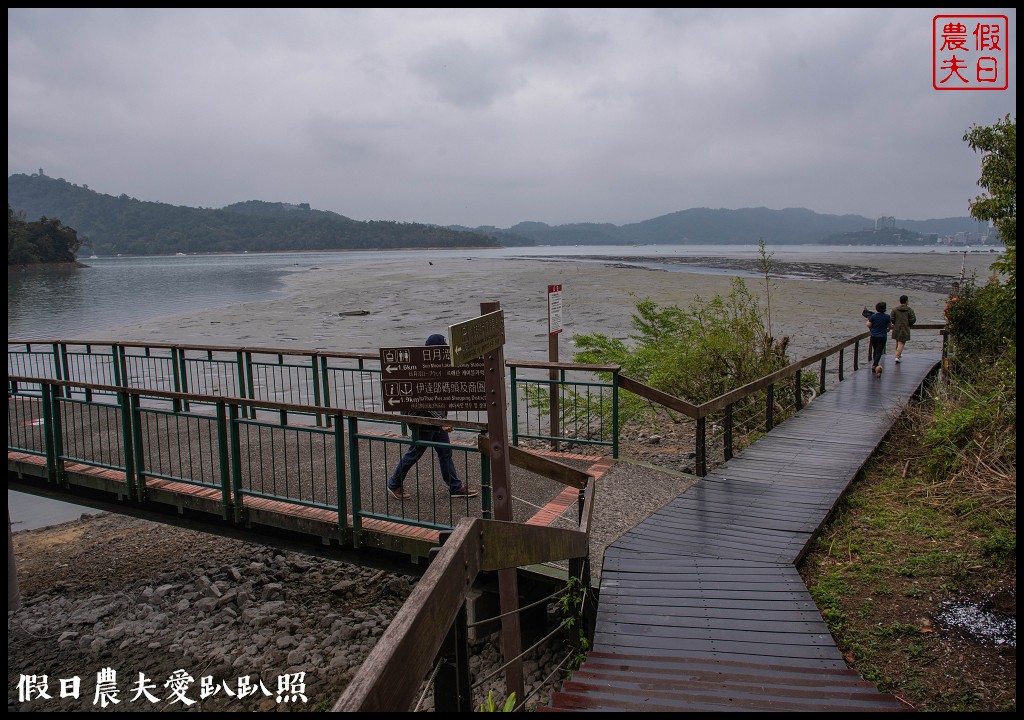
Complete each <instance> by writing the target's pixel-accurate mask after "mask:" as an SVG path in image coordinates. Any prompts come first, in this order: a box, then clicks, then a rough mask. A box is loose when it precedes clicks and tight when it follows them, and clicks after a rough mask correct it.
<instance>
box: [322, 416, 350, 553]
mask: <svg viewBox="0 0 1024 720" xmlns="http://www.w3.org/2000/svg"><path fill="white" fill-rule="evenodd" d="M332 422H333V423H334V482H335V484H336V487H335V491H334V492H335V497H336V498H337V500H338V530H339V531H340V532H341V538H340V539H341V540H342V541H343V542H344V540H345V533H346V532H347V531H348V520H347V519H346V516H347V515H348V497H347V496H346V493H345V417H344V416H343V415H342V414H341V413H335V414H334V415H333V416H331V415H329V416H328V420H327V423H328V425H330V424H331V423H332ZM349 450H351V448H349Z"/></svg>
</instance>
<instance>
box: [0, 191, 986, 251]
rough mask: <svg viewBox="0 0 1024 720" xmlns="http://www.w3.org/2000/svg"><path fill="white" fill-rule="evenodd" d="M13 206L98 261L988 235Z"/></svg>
mask: <svg viewBox="0 0 1024 720" xmlns="http://www.w3.org/2000/svg"><path fill="white" fill-rule="evenodd" d="M7 199H8V202H9V203H10V205H11V206H12V207H14V208H15V209H16V210H19V211H22V212H24V213H25V216H26V217H27V218H28V219H29V220H34V219H36V218H39V217H43V216H46V217H54V218H59V219H60V220H61V221H62V222H64V223H65V224H67V225H69V226H71V227H74V228H75V229H77V230H78V232H79V234H80V235H81V236H82V240H83V243H85V242H90V243H91V244H92V248H93V250H94V251H95V252H96V253H97V254H99V255H110V254H117V253H121V254H126V255H127V254H139V255H149V254H153V255H155V254H174V253H178V252H182V253H200V252H242V251H250V252H259V251H264V252H265V251H288V250H360V249H362V250H365V249H388V248H423V247H467V246H476V247H496V246H499V245H503V246H512V245H647V244H671V245H684V244H722V245H728V244H737V245H757V244H758V243H759V242H764V243H765V244H767V245H771V246H777V245H793V244H836V245H915V244H918V245H919V244H927V243H934V242H935V236H936V235H938V236H945V235H955V234H956V233H966V234H969V237H970V239H968V242H971V241H975V242H976V241H979V240H980V239H981V238H982V237H984V236H986V235H987V234H988V230H987V227H986V224H985V223H979V222H978V221H977V220H975V219H974V218H971V217H968V216H964V217H950V218H945V219H936V220H898V219H894V218H891V217H890V218H889V219H888V222H886V223H884V225H885V227H884V228H882V229H876V228H875V224H876V220H875V219H874V218H867V217H862V216H860V215H823V214H820V213H816V212H813V211H811V210H807V209H804V208H786V209H783V210H771V209H769V208H763V207H762V208H742V209H738V210H725V209H717V210H713V209H709V208H692V209H690V210H680V211H679V212H674V213H670V214H668V215H662V216H660V217H656V218H652V219H650V220H644V221H642V222H637V223H630V224H627V225H612V224H610V223H569V224H565V225H554V226H553V225H547V224H545V223H542V222H521V223H518V224H516V225H513V226H512V227H510V228H507V229H501V228H498V227H494V226H479V227H477V228H469V227H464V226H458V225H452V226H448V227H440V226H436V225H424V224H420V223H399V222H390V221H383V220H374V221H358V220H352V219H351V218H347V217H345V216H344V215H339V214H337V213H334V212H328V211H323V210H314V209H312V208H311V207H310V206H309V204H308V203H297V204H289V203H282V202H262V201H256V200H251V201H248V202H242V203H236V204H234V205H228V206H227V207H224V208H221V209H213V208H190V207H182V206H176V205H168V204H165V203H157V202H144V201H141V200H136V199H135V198H132V197H129V196H128V195H124V194H122V195H119V196H117V197H114V196H113V195H103V194H100V193H97V192H94V191H92V190H90V189H89V187H88V186H87V185H74V184H72V183H70V182H67V181H66V180H64V179H56V180H55V179H53V178H50V177H47V176H46V175H44V174H43V173H42V171H40V172H39V173H38V174H32V175H11V176H10V177H8V179H7Z"/></svg>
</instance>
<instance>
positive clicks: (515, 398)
mask: <svg viewBox="0 0 1024 720" xmlns="http://www.w3.org/2000/svg"><path fill="white" fill-rule="evenodd" d="M508 386H509V393H508V394H509V397H510V400H511V404H512V433H511V434H512V445H513V446H515V447H518V446H519V393H518V392H516V366H515V365H510V366H509V368H508Z"/></svg>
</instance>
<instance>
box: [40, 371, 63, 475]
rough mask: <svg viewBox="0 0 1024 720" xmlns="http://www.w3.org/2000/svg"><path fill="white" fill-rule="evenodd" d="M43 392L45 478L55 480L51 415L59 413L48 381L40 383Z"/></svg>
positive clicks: (55, 455)
mask: <svg viewBox="0 0 1024 720" xmlns="http://www.w3.org/2000/svg"><path fill="white" fill-rule="evenodd" d="M39 387H40V389H41V390H42V392H43V446H44V447H45V448H46V476H47V479H48V480H49V481H50V482H52V483H55V482H57V443H56V441H55V439H54V430H55V425H54V422H53V417H54V415H55V414H57V413H59V412H60V410H59V408H58V407H57V400H56V396H55V393H54V391H53V386H51V385H49V384H48V383H40V384H39Z"/></svg>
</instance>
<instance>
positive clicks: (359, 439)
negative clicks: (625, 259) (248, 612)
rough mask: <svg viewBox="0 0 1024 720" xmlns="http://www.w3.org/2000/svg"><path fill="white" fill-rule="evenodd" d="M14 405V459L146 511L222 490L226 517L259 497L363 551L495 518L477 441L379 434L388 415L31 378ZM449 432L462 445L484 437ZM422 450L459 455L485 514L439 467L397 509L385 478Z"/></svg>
mask: <svg viewBox="0 0 1024 720" xmlns="http://www.w3.org/2000/svg"><path fill="white" fill-rule="evenodd" d="M86 396H89V397H90V398H91V399H86ZM7 406H8V451H9V452H10V451H16V452H22V453H26V454H30V455H37V456H40V457H44V458H46V467H47V471H46V475H47V477H48V478H49V479H50V480H51V481H52V482H57V483H66V482H68V480H67V478H68V477H69V474H68V467H69V466H70V465H71V464H77V465H84V466H89V467H94V468H101V469H105V470H113V471H117V472H118V473H123V477H124V483H125V486H126V488H127V490H126V493H125V494H126V495H127V497H128V498H130V499H132V500H135V501H140V502H141V501H145V500H146V499H147V493H148V489H149V488H150V487H152V486H153V483H154V482H155V481H168V482H173V483H183V484H186V485H190V486H198V487H202V488H210V489H216V490H219V494H220V498H221V511H222V514H223V516H224V517H225V518H233V519H235V520H236V521H238V522H244V519H245V508H246V506H247V499H249V498H252V499H261V500H270V501H274V502H279V503H284V504H286V505H287V506H301V507H307V508H315V509H320V510H326V511H329V512H330V513H332V514H333V516H334V517H336V521H337V527H338V533H339V539H341V540H343V541H346V542H348V541H351V542H353V543H354V544H358V542H359V537H358V533H359V530H360V529H361V526H362V523H363V521H364V520H365V519H368V518H374V519H381V520H387V521H390V522H395V523H399V524H404V525H410V526H416V527H428V528H435V529H445V530H450V529H451V528H452V527H454V525H455V524H456V523H457V522H458V520H459V519H460V518H462V517H466V516H473V515H476V516H479V517H490V516H491V506H490V465H489V459H488V458H487V457H486V456H484V455H481V454H480V451H479V447H478V444H477V442H476V441H475V440H474V441H473V442H472V443H466V442H459V441H455V442H452V443H449V444H441V443H428V442H424V441H419V440H417V439H416V438H414V437H406V436H397V435H388V434H383V433H381V432H379V431H374V430H370V429H369V428H380V427H382V424H387V423H390V424H391V426H392V427H397V425H398V424H397V423H395V421H394V420H393V419H392V418H390V417H389V416H387V415H384V414H379V413H372V412H364V411H348V410H342V409H339V408H314V407H311V406H303V405H291V404H283V403H274V402H267V401H254V400H240V399H237V398H236V399H227V398H218V397H214V396H209V395H199V394H195V393H174V392H168V391H158V390H141V389H136V388H124V387H121V388H118V387H114V386H107V385H92V384H84V383H79V382H74V381H69V380H43V379H38V378H28V377H23V376H9V377H8V405H7ZM189 406H192V407H203V408H213V412H212V413H211V412H206V411H204V412H194V411H191V410H189V409H187V408H188V407H189ZM257 414H260V415H265V416H266V417H267V418H270V419H256V418H255V415H257ZM317 414H320V415H329V417H330V420H331V422H330V423H329V426H328V427H324V426H318V425H315V424H308V422H306V423H304V422H302V421H303V420H306V421H309V419H310V418H312V417H315V416H316V415H317ZM446 422H451V423H452V424H453V425H455V426H456V427H457V431H456V434H457V435H470V436H471V437H474V438H476V437H477V436H479V434H480V433H481V432H483V431H484V430H486V426H485V425H482V424H480V423H469V422H465V421H462V422H460V421H454V420H449V421H446ZM360 423H363V424H364V425H365V426H366V428H367V429H366V430H363V431H360ZM414 444H419V445H423V446H426V447H428V448H430V449H431V451H432V449H433V448H439V447H444V448H447V449H449V450H451V451H452V453H453V456H454V457H455V458H457V466H458V469H459V472H460V477H461V479H463V481H464V482H466V483H467V484H469V485H470V486H471V487H473V488H474V489H477V488H481V489H483V490H484V493H483V503H482V504H481V506H480V508H479V509H474V508H476V504H475V503H473V504H470V503H468V502H467V500H466V499H464V498H452V497H451V496H450V495H449V493H448V488H447V486H446V485H444V484H443V483H441V482H440V481H439V480H437V479H435V478H434V477H433V476H432V473H436V472H437V468H436V465H435V464H434V463H433V462H432V460H433V459H432V458H430V460H431V462H427V461H426V460H424V461H423V462H421V463H418V464H417V466H416V467H415V469H414V471H413V472H411V473H410V475H409V477H408V478H407V481H406V486H407V488H412V489H414V490H415V493H414V497H413V499H412V500H410V501H395V500H394V499H393V498H391V497H390V496H389V495H388V494H387V493H386V492H385V485H386V480H387V475H388V474H389V473H390V471H392V470H393V468H394V466H395V465H396V464H397V462H398V458H399V457H400V456H401V454H402V453H404V452H405V450H406V449H407V448H408V447H409V446H411V445H414Z"/></svg>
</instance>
